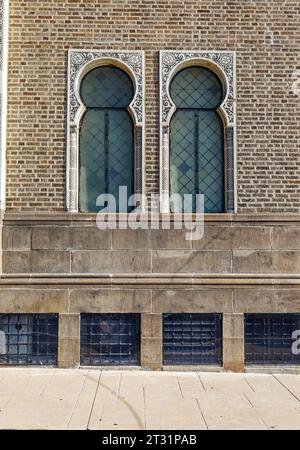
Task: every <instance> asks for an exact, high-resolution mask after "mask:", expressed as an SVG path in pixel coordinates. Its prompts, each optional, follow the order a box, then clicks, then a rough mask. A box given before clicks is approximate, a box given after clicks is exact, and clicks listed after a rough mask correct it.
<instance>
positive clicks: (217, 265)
mask: <svg viewBox="0 0 300 450" xmlns="http://www.w3.org/2000/svg"><path fill="white" fill-rule="evenodd" d="M152 271H153V272H154V273H155V272H157V273H230V272H231V253H230V252H225V251H191V250H154V251H153V252H152Z"/></svg>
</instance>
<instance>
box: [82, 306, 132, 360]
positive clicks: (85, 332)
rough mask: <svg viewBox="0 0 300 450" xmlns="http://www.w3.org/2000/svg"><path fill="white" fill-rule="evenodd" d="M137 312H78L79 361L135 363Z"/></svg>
mask: <svg viewBox="0 0 300 450" xmlns="http://www.w3.org/2000/svg"><path fill="white" fill-rule="evenodd" d="M139 359H140V316H139V315H138V314H82V316H81V364H83V365H87V366H95V365H138V364H139Z"/></svg>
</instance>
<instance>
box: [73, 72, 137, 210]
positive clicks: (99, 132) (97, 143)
mask: <svg viewBox="0 0 300 450" xmlns="http://www.w3.org/2000/svg"><path fill="white" fill-rule="evenodd" d="M81 95H82V100H83V101H84V103H85V106H86V107H87V111H86V113H85V114H84V117H83V119H82V123H81V131H80V209H81V210H82V211H90V212H97V211H99V209H101V208H100V207H97V206H96V201H97V198H98V196H99V195H100V194H112V195H114V197H115V199H116V204H117V209H118V208H119V205H118V198H119V195H118V194H119V187H120V186H127V192H128V197H129V196H130V195H132V194H133V189H134V183H133V177H134V138H133V136H134V133H133V122H132V118H131V116H130V114H129V113H128V111H127V107H128V105H129V103H130V101H131V99H132V97H133V87H132V83H131V80H130V78H129V77H128V75H127V74H125V73H124V72H123V71H122V70H120V69H118V68H115V67H112V66H107V67H106V66H105V67H99V68H97V69H94V70H92V71H91V72H89V73H88V74H87V75H86V77H85V78H84V80H83V82H82V87H81Z"/></svg>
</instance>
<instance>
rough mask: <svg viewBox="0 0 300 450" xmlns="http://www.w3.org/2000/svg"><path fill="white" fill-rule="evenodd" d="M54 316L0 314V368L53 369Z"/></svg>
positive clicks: (54, 357) (55, 337) (55, 336)
mask: <svg viewBox="0 0 300 450" xmlns="http://www.w3.org/2000/svg"><path fill="white" fill-rule="evenodd" d="M57 349H58V316H57V315H56V314H0V364H3V365H56V364H57Z"/></svg>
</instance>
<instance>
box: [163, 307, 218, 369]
mask: <svg viewBox="0 0 300 450" xmlns="http://www.w3.org/2000/svg"><path fill="white" fill-rule="evenodd" d="M163 330H164V336H163V346H164V365H202V364H205V365H221V364H222V315H221V314H165V315H164V325H163Z"/></svg>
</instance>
